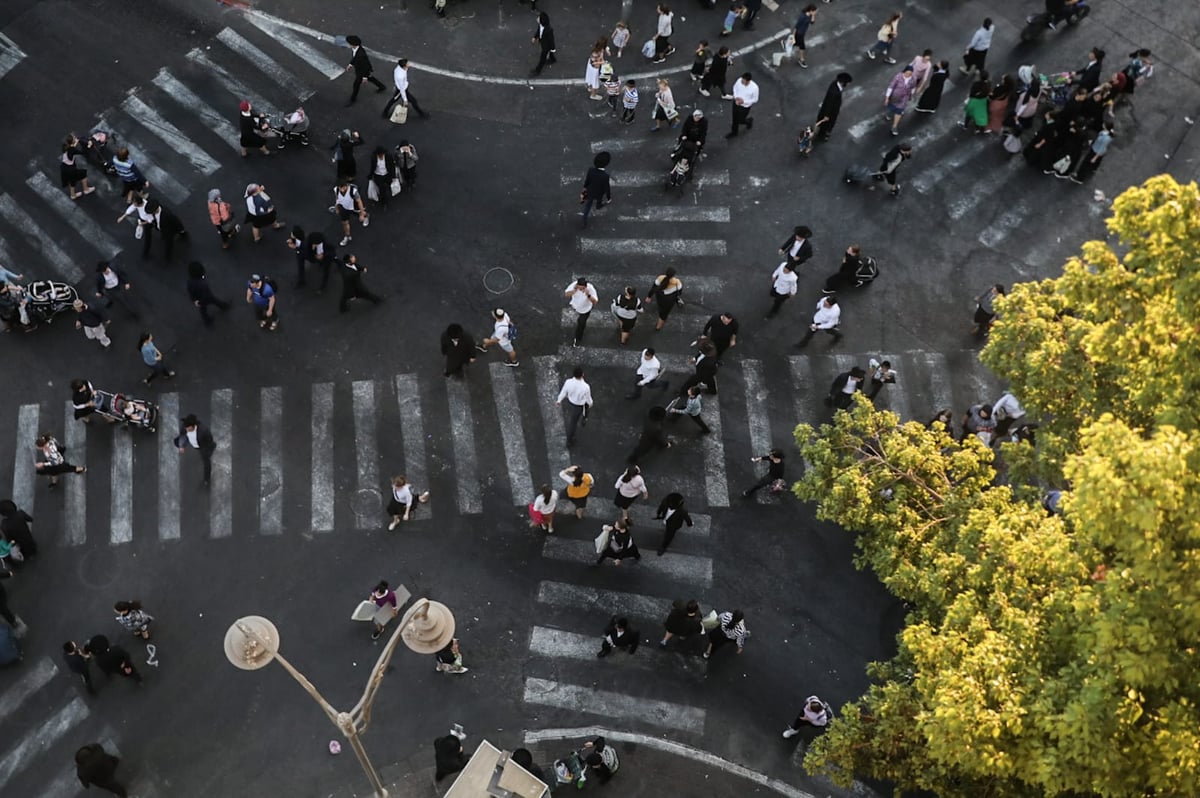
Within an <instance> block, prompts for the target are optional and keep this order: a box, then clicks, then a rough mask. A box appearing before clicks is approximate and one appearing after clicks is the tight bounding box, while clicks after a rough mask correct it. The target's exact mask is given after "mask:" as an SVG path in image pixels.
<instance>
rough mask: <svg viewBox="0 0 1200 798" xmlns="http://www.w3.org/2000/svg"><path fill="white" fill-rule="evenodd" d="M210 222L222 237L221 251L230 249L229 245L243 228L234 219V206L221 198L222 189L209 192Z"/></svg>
mask: <svg viewBox="0 0 1200 798" xmlns="http://www.w3.org/2000/svg"><path fill="white" fill-rule="evenodd" d="M208 220H209V221H210V222H212V224H213V227H215V228H217V235H219V236H220V237H221V249H229V243H230V242H231V241H232V240H233V237H234V236H235V235H237V234H238V233H239V232H240V231H241V229H242V226H241V225H240V224H238V223H237V222H235V221H234V219H233V206H232V205H230V204H229V203H228V202H226V201H225V199H224V198H223V197H222V196H221V189H219V188H214V189H212V190H211V191H209V192H208Z"/></svg>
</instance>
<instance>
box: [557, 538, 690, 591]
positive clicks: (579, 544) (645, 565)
mask: <svg viewBox="0 0 1200 798" xmlns="http://www.w3.org/2000/svg"><path fill="white" fill-rule="evenodd" d="M542 556H543V557H545V558H546V559H547V560H558V561H560V562H570V563H577V564H579V565H591V564H592V563H594V562H595V561H596V549H595V547H594V545H593V544H592V542H591V541H587V540H568V539H566V538H561V537H555V536H547V538H546V540H545V543H544V544H543V546H542ZM623 562H624V563H625V564H629V562H630V561H628V560H625V561H623ZM629 567H630V568H637V569H638V570H644V571H649V572H650V573H652V574H654V575H655V576H659V577H665V578H667V579H670V580H673V581H675V582H682V583H692V582H695V583H698V584H701V585H703V586H704V587H712V578H713V573H712V560H711V559H709V558H708V557H697V556H696V555H693V554H677V553H676V552H674V551H671V550H668V551H667V553H666V554H664V555H663V556H662V557H642V559H641V561H640V562H637V563H635V564H632V565H629Z"/></svg>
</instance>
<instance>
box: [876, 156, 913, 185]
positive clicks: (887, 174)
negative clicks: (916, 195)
mask: <svg viewBox="0 0 1200 798" xmlns="http://www.w3.org/2000/svg"><path fill="white" fill-rule="evenodd" d="M911 157H912V145H911V144H898V145H897V146H895V147H892V148H891V149H890V150H888V151H887V154H886V155H884V156H883V163H882V164H880V166H879V172H880V173H881V174H882V175H883V179H884V180H886V181H887V183H888V185H889V186H891V187H892V190H891V191H890V192H889V196H892V197H898V196H900V182H899V179H898V178H899V170H900V164H902V163H904V162H905V161H907V160H908V159H909V158H911Z"/></svg>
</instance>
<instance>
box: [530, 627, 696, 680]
mask: <svg viewBox="0 0 1200 798" xmlns="http://www.w3.org/2000/svg"><path fill="white" fill-rule="evenodd" d="M645 648H646V647H643V650H645ZM599 650H600V636H599V635H581V634H579V633H577V632H568V631H565V630H563V629H551V628H549V627H546V626H535V627H533V629H532V630H531V632H530V635H529V653H530V654H532V655H533V656H535V657H545V658H547V659H573V660H580V661H582V662H595V661H596V652H597V651H599ZM653 653H658V652H651V653H649V654H647V655H645V656H643V655H638V654H635V655H634V656H632V657H624V656H622V657H612V658H610V659H609V661H608V663H607V664H608V665H612V666H615V667H621V668H638V669H645V670H659V671H660V670H661V669H662V667H663V666H664V665H665V664H666V663H665V662H664V661H663V659H662V657H655V656H653V655H652V654H653ZM671 668H672V672H675V669H676V668H679V669H682V670H684V671H685V672H687V673H689V674H691V675H693V676H696V677H703V675H704V673H705V672H706V671H707V670H708V660H706V659H704V658H702V657H698V656H685V655H683V654H677V655H676V656H674V657H672V661H671Z"/></svg>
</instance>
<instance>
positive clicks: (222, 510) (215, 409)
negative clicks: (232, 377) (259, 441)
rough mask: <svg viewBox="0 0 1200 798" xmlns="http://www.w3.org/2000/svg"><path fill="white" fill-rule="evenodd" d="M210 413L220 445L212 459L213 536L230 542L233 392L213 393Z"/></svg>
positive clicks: (210, 500)
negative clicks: (228, 538) (227, 539)
mask: <svg viewBox="0 0 1200 798" xmlns="http://www.w3.org/2000/svg"><path fill="white" fill-rule="evenodd" d="M209 413H210V414H211V416H212V421H211V424H212V426H211V427H210V429H211V430H212V436H213V440H215V441H216V442H217V450H216V451H215V452H213V455H212V484H211V486H210V487H211V490H210V495H209V535H210V536H211V537H214V538H227V537H229V536H230V535H232V534H233V460H232V452H233V391H232V390H231V389H229V388H220V389H218V390H216V391H213V393H212V402H211V407H210V409H209Z"/></svg>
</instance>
